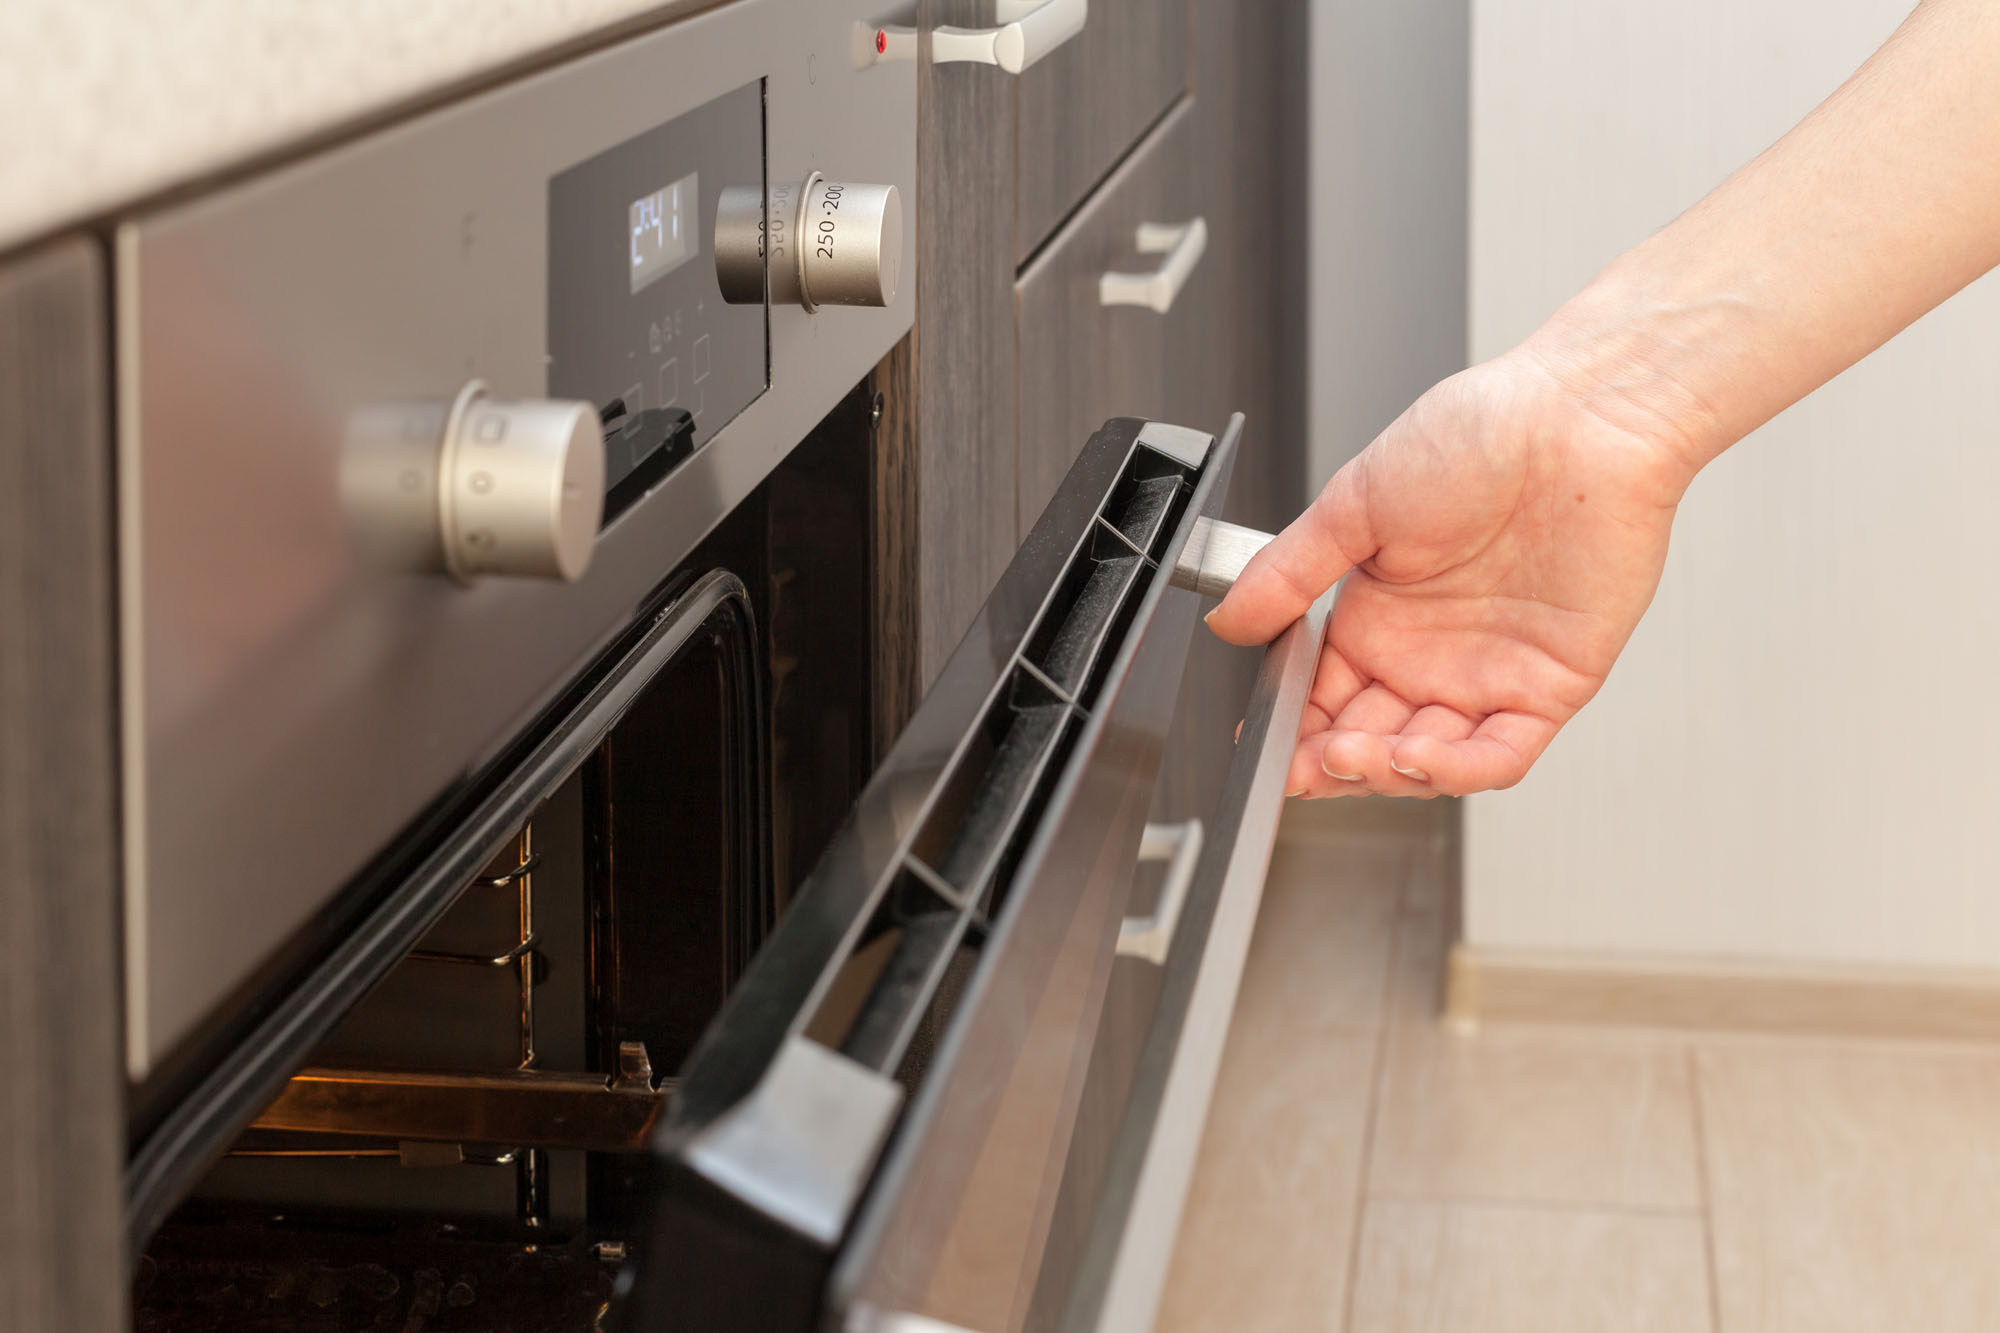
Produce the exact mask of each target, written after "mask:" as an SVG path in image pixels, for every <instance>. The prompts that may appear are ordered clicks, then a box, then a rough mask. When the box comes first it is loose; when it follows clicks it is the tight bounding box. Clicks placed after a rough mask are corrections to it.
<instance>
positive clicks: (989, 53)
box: [856, 0, 1090, 74]
mask: <svg viewBox="0 0 2000 1333" xmlns="http://www.w3.org/2000/svg"><path fill="white" fill-rule="evenodd" d="M995 7H996V9H997V11H998V12H997V13H996V14H995V17H996V18H998V19H999V20H1000V26H999V27H997V28H953V27H949V26H943V27H937V28H933V29H931V63H932V64H934V65H950V64H960V63H969V64H975V65H998V66H999V67H1000V68H1001V69H1004V70H1006V71H1007V72H1008V73H1009V74H1019V73H1020V72H1021V71H1022V70H1024V69H1026V68H1027V67H1028V66H1030V65H1032V64H1034V63H1035V62H1036V61H1037V60H1040V59H1041V58H1042V57H1043V56H1045V55H1047V54H1048V53H1049V52H1051V51H1053V50H1055V49H1056V48H1057V47H1058V46H1061V45H1062V44H1063V43H1064V42H1066V41H1068V40H1069V39H1070V38H1072V37H1074V36H1076V35H1077V34H1078V33H1080V32H1082V31H1083V25H1084V21H1085V20H1086V19H1088V18H1089V17H1090V0H996V6H995ZM856 31H857V34H858V35H859V36H860V37H861V39H862V40H861V42H858V43H857V45H859V46H860V47H861V50H860V52H859V54H860V55H861V56H862V62H861V63H862V64H863V66H864V67H865V66H866V65H872V64H874V63H875V62H877V61H882V60H915V59H916V58H917V30H916V29H915V28H910V27H903V26H900V25H885V26H883V27H877V28H867V27H862V28H858V29H857V30H856Z"/></svg>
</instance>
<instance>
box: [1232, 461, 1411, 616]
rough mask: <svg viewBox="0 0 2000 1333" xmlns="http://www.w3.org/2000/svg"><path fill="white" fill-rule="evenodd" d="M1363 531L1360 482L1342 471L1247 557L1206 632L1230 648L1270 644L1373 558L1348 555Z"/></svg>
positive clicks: (1349, 470)
mask: <svg viewBox="0 0 2000 1333" xmlns="http://www.w3.org/2000/svg"><path fill="white" fill-rule="evenodd" d="M1366 531H1367V523H1366V508H1365V506H1363V504H1362V503H1361V495H1360V493H1359V477H1358V474H1357V473H1356V472H1355V470H1354V468H1353V466H1352V465H1351V464H1350V465H1349V466H1348V467H1345V468H1342V469H1341V470H1340V471H1339V472H1338V473H1337V474H1335V476H1334V478H1333V480H1332V481H1330V482H1328V483H1327V484H1326V489H1325V490H1323V491H1321V492H1320V493H1319V495H1318V496H1317V497H1316V498H1315V499H1314V500H1313V502H1312V504H1311V505H1310V506H1309V507H1308V508H1307V509H1306V511H1305V513H1303V514H1300V515H1299V516H1298V517H1297V518H1296V519H1293V520H1292V522H1291V523H1290V524H1289V525H1288V526H1287V527H1286V528H1285V530H1284V531H1283V532H1281V533H1279V534H1278V535H1277V536H1275V537H1273V538H1272V539H1271V542H1270V545H1268V546H1266V547H1265V548H1264V549H1263V550H1261V551H1259V552H1258V553H1257V554H1256V555H1254V556H1252V557H1250V563H1249V564H1247V565H1245V566H1244V567H1243V572H1242V573H1241V574H1239V575H1238V576H1237V578H1236V584H1235V586H1234V587H1232V588H1231V589H1230V590H1229V594H1228V595H1227V596H1226V597H1224V598H1223V599H1222V601H1221V602H1220V603H1219V604H1218V605H1217V606H1216V608H1215V609H1214V610H1213V611H1211V612H1209V613H1208V627H1209V628H1210V629H1212V630H1214V631H1215V633H1216V635H1217V636H1218V637H1219V638H1222V639H1226V640H1228V641H1229V642H1230V643H1240V644H1253V643H1269V642H1270V641H1271V640H1272V639H1275V638H1277V637H1278V635H1279V634H1281V633H1283V632H1284V630H1285V627H1286V626H1288V625H1290V624H1291V623H1292V622H1293V621H1295V620H1297V619H1298V618H1299V617H1300V616H1302V615H1304V614H1305V612H1306V608H1307V607H1309V606H1311V605H1312V604H1313V601H1314V600H1315V599H1316V598H1318V596H1319V595H1320V594H1321V593H1323V592H1325V591H1326V590H1327V589H1328V588H1331V587H1332V586H1333V585H1334V584H1335V583H1336V582H1337V581H1339V580H1340V579H1341V578H1342V577H1343V576H1345V575H1346V573H1347V571H1348V570H1350V569H1352V568H1354V566H1355V565H1356V564H1358V563H1360V561H1362V560H1366V559H1367V558H1368V557H1369V556H1371V555H1373V554H1374V550H1373V549H1372V546H1371V548H1370V549H1369V550H1368V551H1367V552H1365V553H1361V554H1356V555H1350V554H1349V553H1348V548H1344V547H1343V546H1342V544H1341V541H1340V539H1339V538H1340V536H1341V535H1345V536H1346V537H1347V538H1348V547H1352V546H1353V545H1354V544H1355V543H1354V538H1355V536H1356V534H1357V533H1365V532H1366Z"/></svg>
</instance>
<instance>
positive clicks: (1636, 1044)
mask: <svg viewBox="0 0 2000 1333" xmlns="http://www.w3.org/2000/svg"><path fill="white" fill-rule="evenodd" d="M1401 939H1402V942H1403V943H1402V949H1401V951H1400V954H1399V957H1398V959H1397V964H1396V979H1395V984H1394V987H1393V995H1394V999H1393V1001H1392V1003H1393V1005H1394V1009H1395V1012H1396V1014H1397V1017H1398V1021H1397V1022H1396V1023H1395V1024H1394V1025H1392V1027H1391V1028H1390V1029H1389V1033H1388V1036H1387V1038H1386V1040H1385V1042H1384V1058H1383V1065H1382V1072H1381V1087H1380V1089H1379V1091H1378V1093H1377V1103H1376V1112H1375V1133H1374V1146H1373V1152H1372V1155H1371V1158H1370V1162H1369V1177H1368V1187H1369V1190H1370V1192H1371V1193H1372V1194H1375V1195H1379V1196H1392V1197H1406V1198H1424V1199H1459V1200H1495V1201H1503V1202H1516V1203H1530V1202H1535V1203H1573V1204H1596V1205H1603V1206H1607V1207H1640V1208H1695V1207H1698V1206H1699V1205H1700V1203H1701V1186H1700V1177H1699V1173H1698V1170H1697V1158H1696V1141H1695V1121H1694V1102H1693V1097H1692V1094H1691V1091H1690V1089H1689V1065H1688V1058H1687V1048H1686V1046H1685V1044H1684V1043H1683V1042H1681V1041H1680V1040H1678V1039H1675V1038H1672V1037H1664V1036H1656V1035H1652V1034H1646V1033H1631V1032H1623V1031H1621V1032H1615V1033H1598V1032H1581V1031H1576V1030H1572V1029H1561V1028H1536V1027H1527V1026H1511V1025H1503V1024H1485V1025H1483V1026H1481V1027H1480V1028H1478V1029H1476V1030H1472V1031H1464V1030H1457V1029H1454V1028H1452V1027H1450V1026H1448V1025H1446V1024H1444V1023H1442V1022H1440V1021H1439V1020H1437V1019H1436V1018H1435V1017H1434V1015H1435V1014H1436V1012H1437V993H1438V981H1437V969H1438V967H1439V963H1440V959H1441V957H1442V952H1443V948H1442V941H1441V940H1438V939H1434V938H1432V932H1430V930H1429V927H1428V925H1427V924H1426V925H1417V924H1413V923H1406V928H1405V930H1404V931H1403V933H1402V936H1401Z"/></svg>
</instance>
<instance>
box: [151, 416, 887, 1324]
mask: <svg viewBox="0 0 2000 1333" xmlns="http://www.w3.org/2000/svg"><path fill="white" fill-rule="evenodd" d="M872 398H873V395H872V394H871V393H870V392H869V388H868V386H867V385H862V386H860V387H858V388H857V389H856V390H855V391H854V392H852V393H850V394H849V395H848V396H847V397H846V398H845V399H843V400H842V402H841V403H840V404H839V405H838V406H837V407H836V408H835V409H834V411H833V412H831V413H830V414H829V415H828V416H827V417H826V419H825V420H824V421H822V422H821V423H820V425H819V426H818V427H817V428H816V429H815V430H814V431H813V432H812V434H811V435H810V436H809V437H808V438H807V439H806V440H804V441H803V442H802V443H801V444H800V445H799V446H798V447H797V448H796V449H795V450H794V451H793V452H792V453H791V454H790V455H789V456H788V458H787V460H786V461H785V462H784V463H783V464H781V465H780V466H779V467H778V468H777V469H776V470H775V471H774V472H773V473H772V474H771V476H770V477H769V478H768V479H767V480H766V481H765V482H764V484H763V485H762V486H761V487H760V488H759V489H758V490H757V491H756V492H755V493H754V494H753V495H752V496H751V497H750V499H749V500H747V501H746V502H745V503H744V504H742V505H740V506H739V507H738V508H737V509H736V510H734V511H733V512H732V513H731V514H730V515H729V516H728V517H727V518H726V519H725V520H724V521H723V522H722V523H721V525H720V526H718V527H717V528H716V529H715V530H714V531H713V532H712V533H711V534H710V535H709V536H708V537H707V538H706V539H704V541H703V542H702V543H701V545H700V546H699V547H698V548H697V549H696V550H695V551H694V552H693V553H692V554H691V555H690V556H689V557H688V559H687V560H686V561H685V562H683V564H682V565H681V566H680V567H679V568H678V569H677V570H676V571H674V572H673V574H672V575H671V576H670V577H669V578H668V579H667V580H666V581H665V582H664V583H663V584H662V586H661V589H660V592H659V595H658V596H657V597H656V598H655V599H654V601H653V603H652V606H653V607H655V608H658V609H659V614H662V615H664V614H672V610H671V608H673V607H674V606H675V605H676V603H677V601H678V600H679V599H682V598H684V597H686V596H688V595H689V593H690V590H691V589H700V590H703V591H705V592H708V593H716V594H717V595H716V596H713V597H712V598H711V599H710V600H711V601H712V602H713V608H712V609H711V610H709V611H707V613H706V614H705V615H704V618H703V619H702V620H701V623H700V625H699V628H698V629H697V630H696V631H695V632H694V633H693V634H692V635H691V636H689V637H688V638H687V640H686V642H685V645H684V646H683V647H682V648H681V650H680V651H679V652H678V653H677V654H676V655H675V656H674V657H673V658H672V659H671V661H670V662H669V663H668V664H667V665H666V666H665V667H663V668H662V669H661V670H660V671H659V673H658V674H657V675H655V676H654V677H653V678H652V680H651V681H650V683H649V684H648V685H647V687H646V689H645V691H644V693H643V694H641V695H640V696H639V697H638V699H637V700H636V702H634V703H633V704H632V705H631V707H630V708H629V710H628V711H627V712H626V713H625V714H624V715H623V717H622V718H621V719H620V720H619V722H618V724H617V726H616V727H615V728H614V729H613V730H612V731H611V732H610V734H609V736H608V738H607V739H606V740H605V741H604V742H603V743H602V744H601V745H599V746H598V747H597V748H596V749H595V750H594V751H593V752H592V753H591V754H590V755H589V756H588V757H587V758H586V759H585V760H584V762H583V763H582V764H581V765H580V766H579V767H578V768H577V769H576V770H575V771H574V772H572V773H571V774H570V775H569V776H568V778H567V779H566V780H565V781H563V782H562V783H561V785H560V786H559V787H558V788H557V789H556V790H555V791H554V793H553V794H552V795H550V796H549V797H547V799H546V800H544V801H543V802H542V803H541V804H540V806H539V807H538V808H537V809H536V810H535V811H534V813H533V814H532V816H531V817H530V818H529V819H527V821H526V822H525V823H524V824H523V825H522V826H521V827H520V828H519V829H518V830H517V831H515V832H514V834H513V835H512V837H511V838H510V839H509V840H508V841H507V842H506V844H505V845H504V846H502V847H501V848H499V849H498V850H497V851H496V853H495V855H494V856H493V858H492V860H491V861H490V863H489V864H487V865H486V867H485V868H484V869H483V870H482V871H481V873H480V874H479V875H477V876H476V877H475V878H474V879H473V880H472V881H471V882H469V883H468V884H466V885H465V886H464V888H463V890H462V891H461V892H460V894H459V896H458V897H457V898H456V900H455V901H454V902H453V904H452V906H451V907H450V908H449V910H448V911H447V912H445V913H444V914H443V915H442V916H441V917H440V918H439V919H438V920H437V921H436V923H435V924H434V925H433V926H432V928H431V929H430V930H429V932H428V934H427V935H426V936H425V938H424V939H423V940H422V941H421V943H420V944H419V946H418V947H417V948H416V949H415V950H414V951H413V952H411V953H410V954H408V955H407V956H406V957H405V958H403V959H402V961H401V962H400V963H398V964H397V965H396V966H395V967H394V969H393V970H391V971H390V972H389V973H388V974H387V975H386V976H384V977H383V978H382V979H381V980H380V982H379V983H378V984H377V985H376V986H375V987H374V989H373V990H372V991H371V992H370V993H369V994H368V995H367V996H366V997H365V998H364V999H362V1000H361V1001H360V1002H359V1003H358V1004H357V1005H356V1007H355V1008H354V1009H353V1010H352V1011H351V1012H350V1013H349V1014H348V1015H347V1016H346V1018H345V1020H344V1021H343V1022H342V1024H341V1025H340V1026H339V1028H338V1029H337V1030H336V1031H335V1032H333V1033H332V1035H331V1036H329V1037H328V1038H327V1039H326V1040H325V1041H324V1042H323V1043H321V1045H320V1046H319V1047H318V1048H317V1049H314V1050H311V1051H300V1052H298V1053H297V1055H298V1058H297V1060H296V1062H295V1063H296V1066H297V1072H296V1073H295V1074H294V1076H293V1077H292V1079H291V1080H290V1081H289V1082H288V1083H287V1085H286V1086H285V1088H284V1089H283V1090H282V1091H281V1092H280V1093H279V1095H278V1096H277V1098H276V1099H275V1100H273V1101H272V1102H270V1103H269V1104H268V1105H266V1106H264V1107H262V1108H261V1109H258V1110H256V1113H255V1117H254V1119H252V1120H251V1122H250V1125H249V1127H248V1128H246V1129H245V1130H244V1131H243V1132H242V1133H241V1135H240V1136H239V1137H238V1138H237V1139H236V1141H235V1142H234V1143H233V1145H232V1146H231V1148H230V1150H229V1151H228V1153H227V1155H225V1156H224V1157H222V1158H221V1159H220V1160H219V1161H217V1162H215V1163H214V1164H213V1166H212V1167H211V1168H210V1169H209V1170H208V1171H207V1173H206V1174H205V1175H204V1176H203V1177H202V1178H201V1180H200V1182H199V1184H198V1185H197V1186H196V1187H195V1188H194V1189H193V1190H192V1191H191V1192H190V1193H189V1194H188V1195H187V1196H186V1197H185V1198H184V1199H183V1201H182V1202H181V1204H180V1206H179V1207H178V1208H177V1209H176V1210H175V1212H174V1213H173V1214H172V1216H171V1217H170V1218H169V1219H168V1220H167V1222H166V1223H165V1224H164V1225H163V1226H162V1227H161V1228H160V1229H159V1230H158V1231H157V1232H156V1233H155V1234H154V1235H153V1237H152V1238H151V1240H150V1242H149V1243H148V1245H147V1246H146V1248H145V1250H144V1252H143V1254H141V1255H140V1256H139V1258H138V1260H137V1263H136V1269H135V1277H134V1286H133V1324H134V1327H135V1328H137V1329H139V1330H161V1331H164V1330H169V1329H171V1330H175V1333H183V1331H186V1333H195V1331H198V1330H208V1329H215V1330H222V1329H229V1330H257V1329H274V1330H275V1329H286V1330H345V1329H396V1330H404V1331H406V1333H408V1331H412V1330H417V1329H423V1330H452V1329H481V1330H503V1329H524V1330H525V1329H570V1328H576V1329H589V1328H592V1327H594V1326H596V1324H597V1322H598V1321H599V1319H600V1317H601V1315H602V1313H603V1312H604V1311H605V1309H606V1308H607V1305H608V1302H609V1300H610V1297H611V1293H612V1288H613V1284H614V1281H615V1279H616V1277H617V1273H618V1269H619V1265H620V1263H621V1262H622V1260H623V1258H624V1255H625V1253H626V1246H627V1243H628V1237H629V1235H630V1229H631V1227H632V1226H633V1224H634V1222H635V1220H636V1218H637V1216H638V1214H639V1212H640V1206H639V1192H640V1190H641V1188H642V1182H643V1180H644V1175H643V1171H642V1168H643V1166H644V1164H645V1161H646V1158H645V1155H644V1154H643V1152H641V1151H640V1150H641V1149H642V1148H643V1146H644V1144H645V1141H646V1138H647V1135H648V1132H649V1130H650V1129H651V1127H652V1125H653V1124H654V1121H655V1119H656V1118H657V1117H658V1116H659V1115H660V1113H661V1111H662V1110H663V1108H664V1106H665V1102H666V1100H667V1098H668V1096H669V1095H670V1094H671V1091H672V1087H673V1079H674V1076H675V1074H676V1071H677V1070H678V1069H679V1068H680V1066H681V1063H682V1062H683V1061H684V1060H685V1058H686V1057H687V1055H688V1052H689V1050H690V1049H691V1047H692V1046H693V1044H694V1042H695V1041H696V1039H697V1038H698V1037H699V1036H700V1034H701V1033H702V1031H703V1030H704V1029H705V1028H706V1027H707V1026H708V1024H709V1022H710V1020H711V1019H712V1018H713V1017H714V1015H715V1013H716V1012H717V1010H718V1009H719V1008H720V1006H721V1003H722V1000H723V997H724V995H725V994H726V993H727V992H728V990H729V988H730V987H731V986H732V984H733V983H734V982H735V980H736V978H737V977H738V976H739V975H740V974H741V973H742V971H743V969H744V967H745V966H746V965H747V964H748V962H749V960H750V958H751V956H752V955H753V954H754V953H755V951H756V949H757V947H758V945H759V942H760V941H761V940H762V938H763V937H764V935H765V933H766V932H767V931H768V930H769V929H770V926H771V924H772V923H773V921H775V919H776V918H777V916H778V914H779V913H781V912H782V911H783V910H784V907H785V905H786V902H787V901H788V899H789V896H790V894H791V893H792V891H793V890H794V889H795V888H796V887H797V885H798V883H799V882H800V881H801V880H802V879H803V877H804V876H805V874H806V872H807V871H809V870H810V869H811V867H812V866H813V864H814V862H815V861H816V860H817V859H818V856H819V854H820V852H821V850H822V849H823V848H824V847H825V846H826V844H827V843H828V841H829V840H830V839H831V838H832V836H833V835H834V833H835V832H836V831H837V829H838V828H839V826H840V824H841V822H842V820H843V819H844V818H845V817H846V813H847V810H848V807H849V806H850V804H851V803H852V801H853V799H854V797H855V796H856V794H858V792H859V791H860V789H861V787H862V786H863V785H864V784H865V782H866V780H867V777H868V775H869V772H870V769H871V767H872V763H873V758H874V756H873V755H872V753H871V737H872V736H873V735H874V734H875V730H874V728H873V726H872V719H871V716H870V709H871V701H872V678H873V673H872V660H873V646H874V642H875V631H874V627H873V624H872V619H871V611H872V607H873V606H874V605H875V598H874V596H873V589H872V588H871V577H872V562H871V550H872V542H871V530H870V529H871V519H872V513H873V499H872V497H873V492H874V487H873V479H872V476H871V471H872V469H871V459H872V455H873V449H872V425H871V418H872V415H873V413H872V412H871V407H872ZM642 518H643V509H639V510H637V511H635V512H634V513H633V514H631V515H628V516H627V517H626V518H625V519H623V520H621V521H634V520H639V519H642ZM718 590H720V592H719V593H718ZM656 619H657V616H647V615H642V616H640V617H639V620H638V624H636V625H635V627H634V630H633V632H632V635H630V636H628V638H627V639H626V640H625V641H623V642H621V644H620V645H618V646H616V647H614V648H612V649H610V650H609V651H608V652H607V654H606V656H607V658H610V657H615V656H616V655H618V654H620V653H623V652H628V651H630V650H631V648H630V645H631V643H632V642H633V641H634V640H635V639H636V638H637V637H638V636H639V635H640V634H641V633H643V631H644V630H645V629H646V627H647V624H648V622H649V621H655V620H656ZM523 632H530V631H529V630H527V629H525V628H524V631H523ZM494 651H495V652H505V651H506V645H505V644H504V643H503V644H496V645H494ZM385 762H394V760H393V756H386V757H385Z"/></svg>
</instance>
